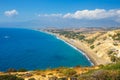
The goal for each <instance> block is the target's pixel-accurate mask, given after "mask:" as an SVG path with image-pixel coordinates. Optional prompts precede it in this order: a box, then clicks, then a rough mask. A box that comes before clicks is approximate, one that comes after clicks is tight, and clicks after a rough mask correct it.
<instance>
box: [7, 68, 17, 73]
mask: <svg viewBox="0 0 120 80" xmlns="http://www.w3.org/2000/svg"><path fill="white" fill-rule="evenodd" d="M16 71H17V70H16V69H14V68H9V69H8V70H7V71H6V72H16Z"/></svg>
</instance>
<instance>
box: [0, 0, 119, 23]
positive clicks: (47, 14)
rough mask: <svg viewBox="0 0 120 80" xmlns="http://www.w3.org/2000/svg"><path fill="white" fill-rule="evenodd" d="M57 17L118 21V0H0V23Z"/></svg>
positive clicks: (63, 18)
mask: <svg viewBox="0 0 120 80" xmlns="http://www.w3.org/2000/svg"><path fill="white" fill-rule="evenodd" d="M58 18H60V19H61V18H62V19H61V20H67V19H76V20H83V19H84V20H102V19H107V20H108V19H109V20H113V21H116V22H117V23H119V22H120V0H0V23H7V22H27V21H35V20H38V19H40V20H43V19H46V21H48V20H50V19H53V22H54V20H56V19H58Z"/></svg>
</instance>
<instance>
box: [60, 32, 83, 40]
mask: <svg viewBox="0 0 120 80" xmlns="http://www.w3.org/2000/svg"><path fill="white" fill-rule="evenodd" d="M59 34H60V35H64V36H65V37H68V38H71V39H79V40H84V39H85V36H84V35H82V34H81V33H77V32H73V31H61V32H59Z"/></svg>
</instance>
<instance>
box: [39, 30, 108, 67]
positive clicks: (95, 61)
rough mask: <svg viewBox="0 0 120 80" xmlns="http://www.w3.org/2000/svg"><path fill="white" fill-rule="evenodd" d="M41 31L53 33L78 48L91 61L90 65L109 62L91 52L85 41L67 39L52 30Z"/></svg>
mask: <svg viewBox="0 0 120 80" xmlns="http://www.w3.org/2000/svg"><path fill="white" fill-rule="evenodd" d="M40 32H41V31H40ZM42 32H45V33H47V34H50V35H54V36H56V38H57V39H60V40H62V41H64V42H65V43H66V44H68V45H70V46H71V47H73V48H74V49H76V50H78V51H79V52H80V53H82V54H83V55H84V56H85V57H86V58H87V59H88V60H89V61H90V62H91V65H101V64H103V65H105V64H108V63H109V62H108V61H107V60H106V59H104V58H102V57H99V56H97V54H96V53H95V52H93V51H92V50H91V49H90V48H89V46H88V45H87V44H86V43H84V42H81V41H80V40H76V39H69V38H67V37H65V36H63V35H59V34H56V33H52V32H47V31H42Z"/></svg>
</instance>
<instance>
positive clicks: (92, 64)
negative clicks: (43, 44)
mask: <svg viewBox="0 0 120 80" xmlns="http://www.w3.org/2000/svg"><path fill="white" fill-rule="evenodd" d="M56 38H57V39H59V40H61V41H63V42H64V43H66V44H67V45H69V46H71V47H72V48H74V49H75V50H77V51H78V52H80V53H81V54H82V55H83V56H85V57H86V58H87V60H88V61H90V63H91V66H94V65H95V64H94V63H93V62H92V60H91V59H90V58H89V57H88V56H87V55H86V54H85V52H83V51H82V50H80V49H79V48H77V47H76V46H74V45H72V44H70V43H69V42H67V41H65V40H64V39H61V38H59V37H58V36H56Z"/></svg>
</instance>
